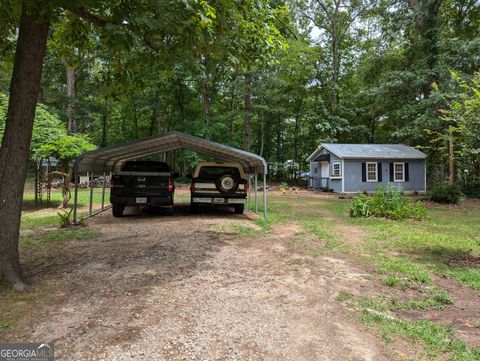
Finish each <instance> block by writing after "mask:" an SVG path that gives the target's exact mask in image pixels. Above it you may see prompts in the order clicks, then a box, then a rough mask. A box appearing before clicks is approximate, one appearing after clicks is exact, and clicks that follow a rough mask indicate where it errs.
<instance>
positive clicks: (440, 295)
mask: <svg viewBox="0 0 480 361" xmlns="http://www.w3.org/2000/svg"><path fill="white" fill-rule="evenodd" d="M451 304H453V298H452V296H451V295H450V294H448V293H447V292H446V291H444V290H439V291H438V292H436V294H434V295H431V296H427V297H425V298H424V299H422V300H409V301H397V300H396V299H393V300H392V302H391V305H390V309H391V310H393V311H400V310H409V309H414V310H424V311H425V310H429V309H443V307H444V306H445V305H451Z"/></svg>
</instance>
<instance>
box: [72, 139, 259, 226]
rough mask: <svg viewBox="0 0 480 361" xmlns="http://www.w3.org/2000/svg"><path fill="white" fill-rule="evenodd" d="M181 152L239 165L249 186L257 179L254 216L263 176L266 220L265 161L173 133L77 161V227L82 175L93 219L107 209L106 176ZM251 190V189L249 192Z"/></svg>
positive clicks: (227, 147)
mask: <svg viewBox="0 0 480 361" xmlns="http://www.w3.org/2000/svg"><path fill="white" fill-rule="evenodd" d="M178 149H190V150H193V151H195V152H198V153H202V154H205V155H208V156H211V157H213V158H216V159H218V160H221V161H233V162H238V163H240V164H241V165H242V167H243V169H244V171H245V173H247V174H248V175H249V177H248V180H249V182H250V180H251V175H252V174H253V175H254V190H255V213H258V187H257V178H258V174H260V175H263V217H264V218H266V217H267V192H266V188H267V187H266V184H267V178H266V177H267V173H268V166H267V162H266V161H265V159H263V158H262V157H261V156H259V155H256V154H254V153H250V152H246V151H244V150H240V149H237V148H233V147H229V146H227V145H224V144H220V143H216V142H212V141H210V140H207V139H203V138H199V137H195V136H193V135H190V134H185V133H180V132H177V131H172V132H168V133H165V134H161V135H155V136H151V137H147V138H143V139H140V140H136V141H132V142H126V143H122V144H115V145H111V146H108V147H104V148H99V149H96V150H94V151H91V152H87V153H84V154H82V155H81V156H80V157H78V158H76V159H75V160H74V163H73V176H74V179H75V186H74V188H75V189H74V204H73V220H74V222H75V223H76V222H77V220H78V216H77V208H78V176H79V174H80V173H87V174H88V180H89V181H88V184H89V187H90V202H89V215H90V216H91V215H94V214H96V213H98V212H101V211H104V210H105V209H106V207H105V204H104V203H105V202H104V200H105V183H106V182H105V179H106V173H107V172H115V171H118V170H119V169H121V167H122V165H123V164H124V163H125V162H126V161H128V160H133V159H137V158H142V157H146V156H149V155H153V154H158V153H165V152H170V151H174V150H178ZM95 173H97V174H98V173H103V177H104V182H103V190H102V209H101V210H99V211H98V212H93V209H92V201H93V175H94V174H95ZM250 188H251V187H249V189H250ZM249 193H250V191H249ZM249 198H250V194H249Z"/></svg>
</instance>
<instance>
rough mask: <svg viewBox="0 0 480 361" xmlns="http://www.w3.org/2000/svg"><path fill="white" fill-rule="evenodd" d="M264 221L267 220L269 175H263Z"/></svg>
mask: <svg viewBox="0 0 480 361" xmlns="http://www.w3.org/2000/svg"><path fill="white" fill-rule="evenodd" d="M263 219H264V220H266V219H267V174H266V173H263Z"/></svg>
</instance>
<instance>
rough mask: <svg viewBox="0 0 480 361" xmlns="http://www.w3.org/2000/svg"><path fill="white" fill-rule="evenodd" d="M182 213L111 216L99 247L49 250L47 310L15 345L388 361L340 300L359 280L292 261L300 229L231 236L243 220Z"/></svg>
mask: <svg viewBox="0 0 480 361" xmlns="http://www.w3.org/2000/svg"><path fill="white" fill-rule="evenodd" d="M186 213H187V210H186V209H180V210H178V209H177V212H176V215H175V216H173V217H167V216H162V215H150V214H140V215H137V214H135V213H133V214H131V215H130V216H127V217H124V218H121V219H117V218H113V217H112V216H111V215H110V213H109V212H106V213H104V214H101V215H99V216H97V217H96V218H95V219H94V220H92V221H90V222H89V225H88V228H89V229H91V230H98V231H99V232H101V235H100V236H98V237H97V238H95V239H89V240H71V241H68V242H64V243H62V244H60V245H59V246H58V247H56V248H54V249H51V250H49V252H50V253H49V257H48V259H49V265H48V268H44V269H42V270H41V272H39V275H38V277H37V279H36V280H35V283H36V284H37V285H38V287H48V288H49V289H50V290H51V291H50V292H51V296H50V298H49V299H50V302H49V303H48V304H47V305H46V306H42V307H39V309H38V310H36V312H35V316H34V318H32V319H31V320H30V323H31V324H30V325H29V328H25V329H28V330H29V331H26V333H25V334H24V335H19V336H18V337H17V339H18V340H26V339H29V340H44V341H47V342H54V344H55V348H56V356H57V359H59V360H60V359H63V360H100V359H105V360H131V359H135V360H137V359H138V360H225V359H227V360H383V359H387V358H388V357H387V354H386V352H385V349H384V348H383V346H382V343H381V342H380V341H378V340H377V339H376V338H375V337H374V336H372V335H371V334H370V333H368V332H366V331H365V326H362V325H361V324H360V323H358V322H357V321H356V320H355V316H354V315H353V314H351V313H350V312H349V311H348V310H347V309H346V308H345V307H343V306H342V304H341V303H340V302H338V301H337V300H336V297H337V296H338V293H339V292H340V291H341V290H344V289H349V290H352V291H355V292H361V290H362V287H366V282H368V281H367V280H365V277H364V275H363V271H362V270H361V269H357V268H356V266H355V265H353V264H351V263H349V262H347V261H345V260H343V259H341V258H335V257H333V256H328V257H327V256H319V257H315V258H313V257H312V259H310V260H309V262H307V263H301V262H297V261H295V260H297V259H298V255H296V254H295V250H294V249H293V248H292V242H291V238H292V237H293V236H294V235H295V232H296V229H295V226H294V225H282V226H281V227H278V228H276V229H274V230H273V231H272V232H269V233H268V234H267V235H264V236H260V237H258V236H257V237H252V236H251V235H250V236H249V235H248V234H243V235H242V233H237V232H232V231H231V230H230V231H228V227H226V225H228V224H230V223H231V222H232V221H235V222H236V224H240V225H242V224H243V225H253V226H254V223H253V222H252V221H251V220H250V219H249V217H247V216H246V215H235V214H233V213H223V212H215V211H212V212H208V213H207V214H197V215H193V216H192V215H188V217H185V216H186V215H187V214H186ZM225 229H227V230H225ZM44 258H45V255H41V254H39V255H38V259H44ZM33 263H35V262H33ZM35 267H37V268H38V265H35Z"/></svg>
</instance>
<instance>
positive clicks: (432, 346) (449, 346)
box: [337, 294, 480, 361]
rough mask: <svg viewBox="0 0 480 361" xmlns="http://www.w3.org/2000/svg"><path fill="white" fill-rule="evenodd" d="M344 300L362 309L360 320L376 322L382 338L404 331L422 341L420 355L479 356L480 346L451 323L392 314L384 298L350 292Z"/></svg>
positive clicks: (392, 338) (452, 358) (393, 336)
mask: <svg viewBox="0 0 480 361" xmlns="http://www.w3.org/2000/svg"><path fill="white" fill-rule="evenodd" d="M337 299H338V297H337ZM341 300H342V302H345V303H346V304H347V306H348V307H350V308H353V309H355V310H357V311H358V312H359V317H360V321H361V322H363V323H365V324H367V325H371V326H375V327H376V328H377V329H378V331H379V333H380V336H381V338H382V340H383V341H385V342H387V343H390V342H392V341H393V340H394V338H395V336H398V335H402V336H406V337H408V338H409V339H411V340H412V341H413V342H415V343H418V344H420V345H421V346H422V348H423V355H417V356H427V357H428V358H435V357H437V356H439V355H448V356H449V358H448V359H449V360H458V361H460V360H462V361H463V360H468V361H469V360H472V361H473V360H478V359H479V357H480V349H477V348H475V349H471V350H470V349H468V347H467V346H466V344H465V343H464V342H463V341H460V340H457V339H456V338H455V334H454V330H453V329H452V328H451V327H444V326H442V325H440V324H437V323H434V322H431V321H427V320H405V319H400V318H396V317H393V316H391V315H389V312H388V311H389V307H387V306H386V305H385V302H386V299H385V298H381V299H380V300H376V299H371V298H368V297H355V296H353V295H351V294H349V295H348V297H347V298H345V297H342V298H341Z"/></svg>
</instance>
